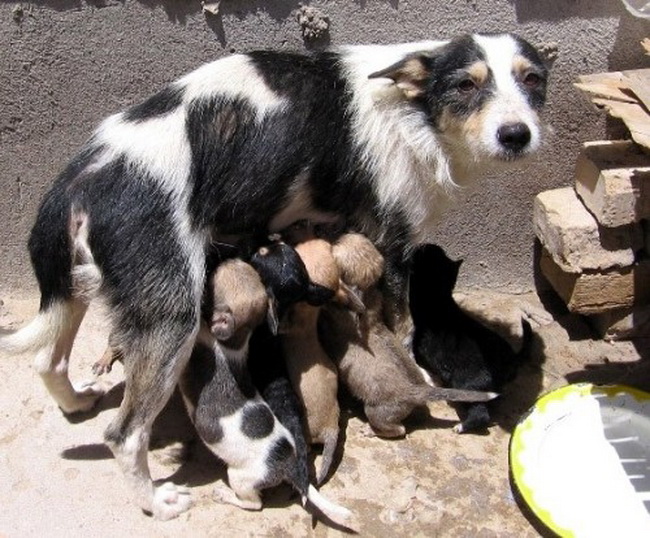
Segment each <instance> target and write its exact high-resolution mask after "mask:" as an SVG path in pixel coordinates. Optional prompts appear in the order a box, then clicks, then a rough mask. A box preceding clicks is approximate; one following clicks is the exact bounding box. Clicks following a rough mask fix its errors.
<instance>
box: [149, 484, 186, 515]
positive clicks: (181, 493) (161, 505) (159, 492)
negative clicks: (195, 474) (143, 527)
mask: <svg viewBox="0 0 650 538" xmlns="http://www.w3.org/2000/svg"><path fill="white" fill-rule="evenodd" d="M190 506H192V498H191V496H190V490H189V489H187V488H185V487H182V486H177V485H176V484H172V483H171V482H165V483H164V484H162V485H161V486H158V487H157V488H156V489H155V491H154V494H153V509H152V513H153V517H154V518H155V519H159V520H161V521H166V520H168V519H174V518H175V517H177V516H178V515H179V514H182V513H183V512H186V511H187V510H189V509H190Z"/></svg>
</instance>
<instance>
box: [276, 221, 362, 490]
mask: <svg viewBox="0 0 650 538" xmlns="http://www.w3.org/2000/svg"><path fill="white" fill-rule="evenodd" d="M296 233H297V230H296V229H294V230H293V233H292V239H294V240H296V239H297V240H300V241H301V242H300V243H299V244H297V245H296V247H295V249H296V251H297V252H298V255H299V256H300V258H301V259H302V261H303V262H304V264H305V267H306V268H307V273H308V274H309V278H310V280H311V281H312V282H314V283H315V284H319V285H321V286H323V287H325V288H328V289H331V290H333V291H334V292H335V295H334V297H335V299H337V298H338V300H339V301H341V302H342V303H344V304H351V303H353V304H358V303H359V301H358V300H355V299H353V294H352V293H351V292H349V290H348V289H347V287H345V286H343V283H342V281H341V277H340V272H339V269H338V265H337V263H336V260H335V259H334V256H333V254H332V245H331V244H330V243H328V242H327V241H325V240H323V239H318V238H316V237H314V236H313V235H312V234H311V232H310V231H308V230H306V229H302V230H300V233H299V234H298V235H296ZM320 310H321V309H320V307H317V306H312V305H310V304H308V303H306V302H298V303H295V304H294V305H292V306H291V308H290V309H289V311H288V312H287V315H286V316H285V318H284V319H283V320H282V322H281V325H280V338H281V343H282V350H283V354H284V356H285V360H286V362H287V370H288V372H289V377H290V379H291V383H292V384H293V387H294V390H295V391H296V393H297V394H298V397H299V398H300V400H301V402H302V404H303V406H304V409H305V416H306V419H307V430H308V433H309V438H310V441H311V443H322V444H323V461H322V463H321V468H320V471H319V473H318V480H317V481H318V483H321V482H322V481H323V480H324V479H325V477H326V476H327V474H328V472H329V469H330V467H331V465H332V460H333V458H334V453H335V451H336V446H337V441H338V435H339V405H338V394H337V393H338V375H337V371H336V368H335V366H334V364H332V361H331V360H330V359H329V357H328V356H327V354H326V353H325V351H324V350H323V348H322V346H321V344H320V342H319V340H318V330H317V324H318V316H319V313H320Z"/></svg>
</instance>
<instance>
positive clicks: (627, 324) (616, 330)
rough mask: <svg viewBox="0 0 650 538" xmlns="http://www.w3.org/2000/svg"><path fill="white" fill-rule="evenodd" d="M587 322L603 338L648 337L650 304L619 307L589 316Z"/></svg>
mask: <svg viewBox="0 0 650 538" xmlns="http://www.w3.org/2000/svg"><path fill="white" fill-rule="evenodd" d="M589 322H590V323H591V325H592V326H593V327H594V329H596V331H597V332H598V334H599V335H600V337H601V338H602V339H603V340H606V341H608V342H612V341H615V340H635V339H642V338H645V339H647V338H650V305H642V306H633V307H630V308H620V309H616V310H611V311H609V312H604V313H602V314H594V315H593V316H589Z"/></svg>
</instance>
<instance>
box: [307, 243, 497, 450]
mask: <svg viewBox="0 0 650 538" xmlns="http://www.w3.org/2000/svg"><path fill="white" fill-rule="evenodd" d="M333 252H334V256H335V259H336V261H337V263H338V265H339V269H340V271H341V274H343V275H344V278H345V279H347V282H348V284H351V285H355V286H357V287H358V288H359V289H362V290H365V292H364V303H365V305H366V312H365V313H361V314H360V315H359V317H358V318H357V317H356V316H355V315H354V314H352V313H351V312H349V311H348V310H345V309H343V308H340V307H339V306H337V305H333V304H332V305H328V306H326V307H325V308H324V309H323V312H322V313H321V317H320V321H319V326H318V329H319V334H320V337H321V342H322V343H323V347H324V348H325V350H326V352H327V354H328V355H329V357H330V358H331V359H332V360H333V361H334V363H335V364H336V365H337V367H338V369H339V375H340V377H341V380H342V381H343V383H345V385H346V386H347V387H348V389H349V390H350V392H351V394H352V395H353V396H355V397H356V398H358V399H360V400H361V401H362V402H363V404H364V410H365V413H366V416H367V418H368V422H369V424H370V427H371V428H372V431H373V432H374V433H375V434H376V435H378V436H381V437H399V436H402V435H404V433H405V428H404V426H403V424H402V421H403V420H404V419H405V418H406V417H407V416H408V415H410V414H411V412H412V411H413V409H415V408H416V407H418V406H421V405H424V404H425V403H426V402H427V401H430V400H452V401H485V400H490V399H492V398H494V397H495V396H496V395H494V394H492V393H481V392H474V391H452V390H449V389H442V388H437V387H431V386H429V385H428V384H427V383H426V382H425V380H424V378H423V376H422V373H421V371H420V369H419V368H418V366H417V364H416V363H415V361H414V360H412V359H411V357H410V356H409V354H408V353H407V351H406V349H405V348H404V346H402V345H401V343H400V342H399V340H398V338H397V337H396V335H395V334H394V333H393V332H391V331H390V330H389V329H388V328H387V327H386V325H385V323H384V321H383V308H384V306H383V296H382V294H381V292H380V291H379V290H378V289H377V288H376V287H375V284H376V283H377V281H378V280H379V278H380V276H381V273H382V270H383V260H382V257H381V255H380V254H379V252H378V251H377V250H376V249H375V247H374V246H373V245H372V243H371V242H370V241H369V240H368V239H366V238H365V237H363V236H361V235H359V234H346V235H344V236H342V237H341V238H340V239H339V240H338V241H337V242H336V243H335V245H334V249H333Z"/></svg>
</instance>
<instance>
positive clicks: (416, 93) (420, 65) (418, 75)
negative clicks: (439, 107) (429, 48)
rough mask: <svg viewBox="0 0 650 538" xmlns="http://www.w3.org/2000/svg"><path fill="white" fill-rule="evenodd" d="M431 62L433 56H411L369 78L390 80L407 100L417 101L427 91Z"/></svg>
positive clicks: (420, 54) (421, 53)
mask: <svg viewBox="0 0 650 538" xmlns="http://www.w3.org/2000/svg"><path fill="white" fill-rule="evenodd" d="M431 60H432V58H431V56H430V55H428V54H426V53H424V52H418V53H415V54H410V55H408V56H407V57H406V58H404V59H403V60H400V61H399V62H397V63H395V64H393V65H391V66H390V67H387V68H386V69H382V70H381V71H376V72H375V73H372V74H370V75H368V78H389V79H391V80H392V81H393V82H395V85H396V86H397V87H398V88H399V89H400V90H401V91H402V93H403V94H404V96H405V97H406V98H407V99H416V98H418V97H422V96H423V95H424V93H425V91H426V85H427V80H428V79H429V77H430V75H431Z"/></svg>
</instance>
